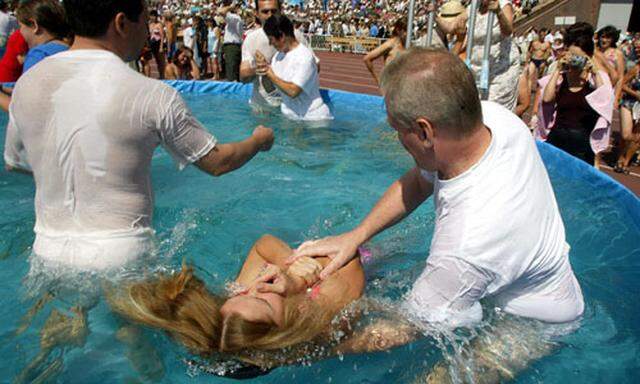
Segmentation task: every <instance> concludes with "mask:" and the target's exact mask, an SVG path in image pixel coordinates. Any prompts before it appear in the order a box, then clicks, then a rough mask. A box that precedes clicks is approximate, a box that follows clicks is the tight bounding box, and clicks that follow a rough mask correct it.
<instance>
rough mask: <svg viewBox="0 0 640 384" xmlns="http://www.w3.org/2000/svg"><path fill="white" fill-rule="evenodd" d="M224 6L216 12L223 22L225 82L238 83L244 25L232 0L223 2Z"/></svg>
mask: <svg viewBox="0 0 640 384" xmlns="http://www.w3.org/2000/svg"><path fill="white" fill-rule="evenodd" d="M223 4H224V6H223V7H222V8H220V9H219V10H218V13H220V14H221V15H222V16H223V17H224V20H225V27H224V41H223V44H222V54H223V55H224V63H225V64H224V73H225V78H226V79H227V81H240V62H241V59H242V51H241V45H242V33H243V32H244V23H243V22H242V18H241V17H240V15H238V14H237V13H236V12H237V9H238V6H237V5H236V3H235V2H232V0H225V1H224V2H223Z"/></svg>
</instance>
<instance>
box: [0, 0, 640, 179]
mask: <svg viewBox="0 0 640 384" xmlns="http://www.w3.org/2000/svg"><path fill="white" fill-rule="evenodd" d="M547 1H553V0H547ZM541 2H544V0H542V1H541ZM23 3H24V4H27V3H32V2H23ZM42 3H46V4H47V7H48V9H49V8H50V10H51V12H49V13H42V12H40V11H37V9H36V8H34V9H33V10H32V11H28V9H29V8H28V7H26V6H22V19H21V15H20V12H14V10H15V7H16V6H17V5H18V2H11V1H2V0H0V53H2V54H3V57H2V59H1V60H0V77H1V78H2V80H3V81H4V82H13V81H16V80H17V79H18V77H19V76H20V74H21V73H22V72H23V71H26V70H28V69H29V68H30V67H31V66H33V65H35V64H36V63H37V62H38V61H40V60H42V59H44V58H45V57H47V56H49V55H52V54H55V53H57V52H60V51H64V50H66V49H67V47H68V45H69V43H70V42H71V39H72V37H70V36H67V33H66V32H65V31H66V26H65V25H64V21H63V16H62V15H61V14H58V13H59V12H58V9H59V8H60V6H59V3H57V2H56V1H55V0H47V1H44V0H43V1H42ZM435 3H436V4H435V6H434V5H432V2H431V1H429V0H417V1H416V8H415V23H414V32H415V35H414V36H415V38H416V39H418V41H420V39H422V38H424V37H425V35H426V30H427V28H426V26H427V22H428V19H429V13H430V12H432V11H435V12H438V14H439V16H438V17H436V29H437V36H438V37H440V39H438V38H437V37H436V40H437V41H439V42H440V43H441V44H443V46H445V47H448V48H449V49H451V50H452V51H454V52H455V53H457V54H459V55H460V57H461V58H463V59H467V60H469V64H470V65H471V67H472V69H473V70H474V72H475V73H476V75H477V76H478V77H477V80H478V81H479V80H480V72H481V66H482V65H481V64H482V44H483V41H484V35H485V34H486V31H487V28H486V27H485V26H484V25H485V24H486V17H485V15H488V13H489V12H494V13H495V14H496V15H498V18H497V20H496V21H494V23H495V24H494V26H493V28H492V41H493V43H492V44H493V45H495V47H493V45H492V49H491V54H490V61H491V65H490V73H489V75H488V77H489V83H490V86H489V88H488V92H489V95H488V99H489V100H493V101H496V102H498V103H500V104H502V105H504V106H506V107H507V108H509V109H512V110H514V111H516V112H517V114H518V115H520V116H523V115H525V114H526V113H527V112H530V111H531V108H530V107H531V106H533V113H531V115H532V116H531V127H532V129H533V130H534V131H539V138H542V139H549V137H548V136H549V133H550V131H549V129H550V128H552V127H551V125H553V124H555V125H558V124H560V125H562V124H566V125H572V126H575V125H577V124H578V122H577V121H573V120H575V119H576V116H577V115H576V113H577V111H579V110H580V108H582V110H581V111H582V112H584V114H583V115H582V118H583V119H582V121H581V122H579V123H580V124H581V125H582V126H583V127H585V129H584V130H583V132H582V133H581V134H578V132H572V133H570V135H569V136H571V135H573V136H571V137H573V139H575V140H578V138H579V140H581V147H580V151H577V152H580V153H581V154H579V155H578V157H581V158H583V160H586V161H588V162H590V163H593V164H595V165H596V166H598V165H599V164H600V161H601V159H600V156H599V153H600V152H604V151H605V150H606V149H607V147H609V146H610V142H609V132H610V121H609V120H610V119H607V118H605V117H606V114H607V113H606V111H602V110H600V111H597V110H595V109H594V107H593V106H590V103H591V104H593V96H592V94H596V93H597V94H600V93H602V92H597V91H598V89H601V88H602V87H604V86H605V85H606V84H609V85H610V87H611V88H612V89H613V94H612V95H611V100H610V101H608V100H605V102H606V104H611V108H612V109H617V110H619V111H620V116H621V122H622V130H621V138H620V146H619V151H618V152H619V153H620V155H619V157H618V160H617V161H616V162H615V166H614V168H615V170H616V171H618V172H628V164H629V162H630V161H631V159H632V157H633V154H634V153H635V152H636V151H637V144H638V142H639V141H640V134H639V133H638V130H639V129H640V127H639V126H638V120H639V118H640V104H639V103H638V100H640V93H638V92H639V89H638V88H640V77H639V76H638V52H639V47H638V45H639V44H640V43H639V42H638V40H639V39H640V36H638V35H632V34H626V33H624V34H622V35H621V34H620V33H619V31H617V30H616V29H615V28H613V27H606V28H603V29H602V30H600V31H597V32H598V33H595V32H596V31H594V30H593V28H592V27H590V26H589V27H586V26H584V25H583V26H582V27H575V26H572V27H570V28H568V29H566V30H565V29H556V30H549V29H544V28H542V29H530V30H528V31H526V32H525V33H524V34H521V35H515V34H514V33H513V29H514V28H513V22H514V20H515V19H516V18H517V17H518V15H519V14H526V13H527V12H528V11H529V10H531V9H532V8H533V7H534V6H536V5H537V4H538V1H524V0H522V1H519V0H514V1H511V2H507V1H503V0H500V1H498V0H491V1H487V2H481V8H480V11H479V14H478V23H477V25H476V31H475V34H474V35H475V41H474V46H475V47H476V48H477V49H475V50H473V49H472V51H471V54H472V56H471V57H470V58H466V57H465V54H466V49H465V45H466V44H467V42H466V37H465V36H466V16H467V10H466V8H468V7H467V6H468V3H469V1H449V2H447V1H443V0H437V1H436V2H435ZM454 3H455V4H454ZM20 4H22V3H20ZM255 6H256V4H255V2H254V1H249V0H245V3H243V4H239V3H235V2H233V3H232V2H231V1H230V0H216V1H211V0H151V1H150V17H149V40H148V43H147V46H146V47H145V49H144V50H143V52H142V53H141V55H140V57H139V60H137V61H134V62H133V63H131V65H132V66H134V67H135V68H136V69H137V70H139V71H140V72H143V73H144V74H146V75H148V76H152V62H153V61H155V67H156V68H157V71H158V74H157V76H158V77H160V78H166V79H178V80H189V79H216V80H217V79H226V80H231V81H239V80H241V75H240V65H241V62H242V61H244V60H245V59H244V58H243V57H241V47H242V43H243V41H244V39H245V38H246V36H247V35H249V34H250V33H251V32H252V31H254V30H257V29H259V28H260V22H259V18H258V17H257V16H258V15H257V14H256V10H255ZM281 7H282V11H283V13H284V14H285V15H287V16H288V18H289V19H291V20H292V21H293V22H294V26H295V35H296V39H297V40H298V41H300V42H301V43H302V44H303V45H308V41H306V40H307V39H308V37H309V36H310V35H332V36H337V37H376V38H387V39H388V43H387V44H386V45H385V44H383V46H382V47H381V49H379V50H378V51H376V52H374V53H375V54H374V55H368V56H367V57H365V64H367V67H368V68H369V70H370V71H371V72H372V75H373V76H374V78H377V73H375V71H374V70H373V66H372V64H371V62H372V60H374V59H375V58H377V57H384V58H385V61H391V60H392V59H393V58H394V57H395V56H396V55H397V54H398V53H399V52H401V51H402V50H404V49H405V47H404V39H405V36H406V35H405V34H402V33H400V32H403V31H399V30H397V29H398V28H397V25H403V27H402V28H401V29H404V28H406V27H404V25H406V24H403V23H404V22H405V21H406V20H407V18H406V15H407V13H408V7H409V0H396V1H393V0H350V1H338V0H307V1H305V0H302V1H297V0H295V1H293V2H291V1H290V2H286V1H285V2H283V3H282V4H281ZM482 7H484V8H482ZM38 9H39V8H38ZM43 9H44V8H43ZM483 9H484V10H483ZM447 12H449V13H451V14H447ZM16 16H17V18H16ZM19 25H20V26H21V28H18V26H19ZM578 25H581V24H580V23H579V24H578ZM394 26H395V27H396V28H394ZM576 28H577V29H576ZM580 28H582V29H580ZM305 36H306V37H305ZM569 43H571V44H572V45H573V48H571V44H569ZM506 45H508V46H509V48H508V49H505V46H506ZM591 45H593V47H591ZM494 48H495V49H494ZM567 52H568V53H567ZM574 56H583V57H584V58H585V60H586V62H585V63H582V62H580V63H577V62H576V63H573V64H581V67H580V68H581V72H579V73H578V72H575V73H573V72H571V71H570V69H571V68H572V67H571V64H572V62H571V60H570V58H571V57H574ZM518 57H519V60H518ZM316 64H318V60H317V58H316ZM571 73H573V74H571ZM153 75H154V76H156V74H153ZM553 76H555V78H553ZM545 77H547V79H546V80H547V81H539V80H544V78H545ZM549 80H552V81H551V84H557V85H558V84H559V85H558V87H559V88H558V89H551V86H549V85H548V84H549ZM515 84H517V87H516V86H515ZM562 84H564V85H562ZM516 88H517V89H516ZM547 88H549V89H547ZM565 88H567V89H570V92H568V91H567V89H565ZM4 91H5V92H4V94H2V95H0V106H1V107H3V108H4V109H7V108H8V105H9V103H10V101H11V96H10V93H11V92H10V90H8V89H4ZM576 92H579V93H580V94H582V95H583V96H584V97H583V98H582V99H576V98H574V100H572V103H573V104H571V105H564V106H563V101H566V100H564V99H563V97H565V96H575V95H576V94H577V93H576ZM532 95H534V96H532ZM578 104H580V105H578ZM548 105H554V106H555V107H556V109H555V110H554V111H553V113H555V115H553V116H545V115H544V108H545V106H548ZM560 107H563V108H565V107H566V108H568V109H566V110H565V111H564V112H565V113H566V116H569V117H570V119H569V120H563V119H562V116H563V110H562V108H560ZM588 108H591V110H590V109H588ZM541 109H542V110H541ZM582 112H581V113H582ZM594 112H597V113H594ZM545 117H546V119H545ZM557 117H560V119H557ZM526 118H527V119H529V117H526ZM601 118H602V119H601ZM571 119H573V120H571ZM605 120H606V121H605ZM605 122H606V123H607V124H605ZM545 124H546V125H545ZM603 124H604V126H603ZM586 126H593V127H595V128H597V129H592V130H587V129H586ZM593 127H592V128H593ZM587 131H588V132H587ZM596 131H599V133H597V134H596V133H595V132H596ZM557 132H559V131H556V133H555V134H551V136H550V139H549V141H550V142H552V143H554V142H555V143H556V144H558V142H559V139H558V133H557ZM551 133H553V131H551ZM565 133H566V132H565ZM587 133H588V134H587ZM596 136H597V137H596ZM565 139H566V137H565ZM575 140H574V141H575ZM560 141H562V140H560ZM564 141H566V140H564ZM569 141H571V140H570V139H569ZM574 144H575V142H572V143H571V145H574ZM563 145H564V144H558V146H560V147H563ZM565 147H566V148H565V149H567V148H568V147H567V146H565ZM572 148H573V147H572ZM573 149H575V148H573ZM569 151H571V150H569ZM574 152H576V151H574ZM577 152H576V153H577Z"/></svg>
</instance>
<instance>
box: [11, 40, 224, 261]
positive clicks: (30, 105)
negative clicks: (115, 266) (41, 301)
mask: <svg viewBox="0 0 640 384" xmlns="http://www.w3.org/2000/svg"><path fill="white" fill-rule="evenodd" d="M159 144H163V145H164V146H165V148H166V149H167V150H168V151H169V152H170V153H171V154H172V155H173V157H174V158H175V159H176V161H177V162H178V164H179V165H180V166H185V165H187V164H189V163H191V162H193V161H195V160H196V159H197V158H199V157H200V156H202V154H206V153H208V152H209V151H210V150H211V149H212V148H213V147H214V146H215V139H214V138H213V137H212V136H211V135H210V134H209V133H208V132H206V130H204V128H202V127H201V126H200V125H199V123H197V121H196V120H195V119H194V118H193V117H192V116H191V114H190V113H189V111H188V109H186V107H185V105H184V103H183V101H182V99H181V98H180V97H179V95H178V93H177V92H176V91H175V90H173V89H172V88H170V87H168V86H166V85H164V84H163V83H161V82H158V81H154V80H150V79H147V78H145V77H143V76H141V75H140V74H138V73H136V72H135V71H133V70H131V69H130V68H129V67H128V66H127V65H126V64H125V63H124V62H122V61H121V59H120V58H118V57H117V56H115V55H114V54H113V53H110V52H107V51H101V50H79V51H68V52H64V53H61V54H59V55H56V56H53V57H50V58H48V59H46V60H44V61H43V62H41V63H40V64H39V65H37V66H35V67H34V68H33V69H32V70H31V71H29V73H27V74H25V75H24V76H23V77H22V78H21V79H20V81H19V82H18V83H17V84H16V88H15V91H14V102H13V103H12V105H11V108H10V126H9V128H8V134H7V145H6V148H5V161H6V162H7V163H8V164H9V165H13V164H12V163H21V162H25V159H24V154H25V152H26V162H27V163H28V165H29V166H30V167H31V169H32V170H33V174H34V178H35V181H36V186H37V189H36V201H35V205H36V227H35V231H36V234H37V237H38V236H41V237H47V238H66V239H67V240H68V239H69V238H76V237H86V236H89V237H92V236H100V237H102V238H104V237H109V236H118V237H121V236H128V235H132V234H136V233H138V232H140V231H150V227H151V219H152V217H151V215H152V208H153V201H152V193H151V182H150V164H151V158H152V155H153V152H154V150H155V149H156V147H157V146H158V145H159ZM36 244H38V238H36ZM37 251H38V250H37V249H36V252H37Z"/></svg>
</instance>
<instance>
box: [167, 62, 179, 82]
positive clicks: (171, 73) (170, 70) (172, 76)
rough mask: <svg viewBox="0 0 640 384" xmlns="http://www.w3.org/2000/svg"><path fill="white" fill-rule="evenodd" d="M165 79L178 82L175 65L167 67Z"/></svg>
mask: <svg viewBox="0 0 640 384" xmlns="http://www.w3.org/2000/svg"><path fill="white" fill-rule="evenodd" d="M164 78H165V79H167V80H178V75H177V74H176V66H175V64H169V65H167V67H166V68H165V69H164Z"/></svg>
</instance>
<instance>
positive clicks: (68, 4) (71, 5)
mask: <svg viewBox="0 0 640 384" xmlns="http://www.w3.org/2000/svg"><path fill="white" fill-rule="evenodd" d="M63 4H64V9H65V12H66V14H67V21H68V23H69V26H70V27H71V30H72V31H73V33H74V34H75V35H76V36H83V37H101V36H104V35H105V34H106V33H107V30H108V29H109V24H111V21H113V19H114V18H115V17H116V15H117V14H118V13H120V12H122V13H124V14H125V16H126V17H127V19H129V20H130V21H132V22H136V21H138V20H139V19H140V15H141V14H142V12H143V11H144V10H145V6H146V5H145V0H91V1H87V0H64V2H63Z"/></svg>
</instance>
